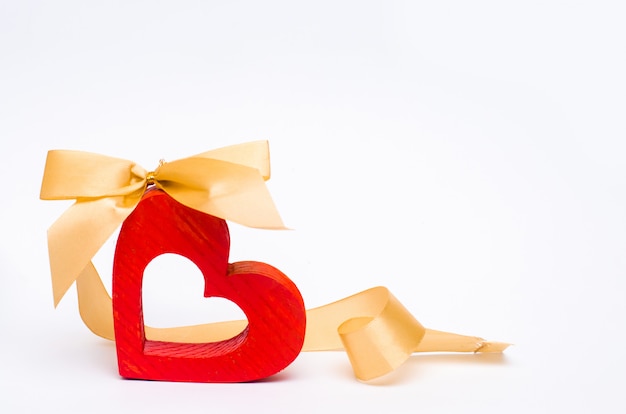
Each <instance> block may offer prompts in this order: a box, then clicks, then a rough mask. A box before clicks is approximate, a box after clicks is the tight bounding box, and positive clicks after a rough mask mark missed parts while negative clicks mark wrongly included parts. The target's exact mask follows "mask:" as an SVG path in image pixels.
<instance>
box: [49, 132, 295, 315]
mask: <svg viewBox="0 0 626 414" xmlns="http://www.w3.org/2000/svg"><path fill="white" fill-rule="evenodd" d="M269 176H270V167H269V149H268V143H267V141H257V142H251V143H246V144H241V145H235V146H231V147H226V148H221V149H217V150H213V151H208V152H204V153H202V154H198V155H195V156H192V157H189V158H183V159H180V160H177V161H172V162H168V163H163V162H161V163H160V165H159V167H158V168H157V169H156V170H155V171H153V172H147V171H146V170H144V169H143V168H142V167H140V166H139V165H137V164H135V163H134V162H132V161H126V160H122V159H118V158H112V157H107V156H103V155H98V154H92V153H86V152H81V151H62V150H58V151H50V152H48V157H47V160H46V167H45V170H44V177H43V183H42V186H41V195H40V197H41V199H42V200H67V199H75V200H76V203H75V204H74V205H72V206H71V207H70V208H69V209H68V210H67V211H66V212H65V213H64V214H63V215H62V216H61V217H60V218H59V219H58V220H57V221H56V222H55V223H54V224H53V225H52V226H51V227H50V229H49V230H48V249H49V254H50V270H51V273H52V289H53V294H54V305H55V306H56V305H58V303H59V301H60V300H61V299H62V298H63V296H64V295H65V293H66V292H67V290H68V289H69V288H70V286H71V285H72V283H73V282H74V281H75V280H76V279H77V278H78V276H79V275H80V274H81V272H82V271H83V270H84V269H85V268H86V267H87V266H89V265H90V262H91V259H92V258H93V256H94V255H95V254H96V252H97V251H98V250H99V249H100V247H102V245H103V244H104V243H105V242H106V240H107V239H108V238H109V237H110V236H111V234H113V232H114V231H115V229H117V228H118V227H119V226H120V224H121V223H122V222H123V221H124V219H125V218H126V217H128V215H129V214H130V213H131V212H132V211H133V209H134V208H135V206H136V205H137V203H138V202H139V200H140V199H141V196H142V195H143V193H144V191H145V189H146V187H147V185H148V184H154V185H155V186H157V187H158V188H161V189H163V190H164V191H166V192H167V193H168V194H169V195H170V196H172V197H173V198H175V199H176V200H177V201H179V202H180V203H182V204H185V205H187V206H189V207H191V208H194V209H196V210H200V211H203V212H205V213H207V214H211V215H213V216H217V217H220V218H223V219H227V220H230V221H234V222H236V223H240V224H244V225H246V226H249V227H258V228H266V229H280V228H284V226H283V223H282V221H281V219H280V216H279V215H278V212H277V211H276V208H275V207H274V203H273V201H272V198H271V196H270V194H269V191H268V190H267V187H266V186H265V182H264V181H265V180H268V179H269Z"/></svg>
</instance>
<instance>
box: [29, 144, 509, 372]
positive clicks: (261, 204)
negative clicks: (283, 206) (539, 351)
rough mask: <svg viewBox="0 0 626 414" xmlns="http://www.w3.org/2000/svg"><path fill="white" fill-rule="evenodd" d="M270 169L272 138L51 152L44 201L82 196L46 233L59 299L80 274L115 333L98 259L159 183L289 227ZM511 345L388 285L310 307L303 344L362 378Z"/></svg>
mask: <svg viewBox="0 0 626 414" xmlns="http://www.w3.org/2000/svg"><path fill="white" fill-rule="evenodd" d="M269 176H270V168H269V150H268V144H267V142H266V141H258V142H251V143H247V144H241V145H235V146H231V147H225V148H221V149H218V150H213V151H208V152H205V153H202V154H198V155H195V156H193V157H189V158H184V159H181V160H177V161H173V162H168V163H161V164H160V165H159V167H158V168H157V169H156V170H155V171H152V172H147V171H146V170H144V169H143V168H142V167H140V166H138V165H137V164H135V163H133V162H131V161H126V160H121V159H117V158H112V157H106V156H102V155H98V154H92V153H85V152H79V151H50V152H49V153H48V157H47V160H46V167H45V171H44V178H43V183H42V188H41V199H44V200H59V199H75V200H76V202H75V203H74V204H73V205H72V206H71V207H70V208H69V209H68V210H67V211H66V212H65V213H64V214H63V215H62V216H61V217H60V218H59V219H58V220H57V221H56V222H55V223H54V224H53V225H52V226H51V227H50V229H49V231H48V247H49V255H50V269H51V274H52V286H53V294H54V304H55V306H56V305H57V304H58V303H59V301H60V300H61V299H62V297H63V296H64V294H65V293H66V292H67V290H68V289H69V288H70V286H71V285H72V283H73V282H74V281H76V286H77V292H78V299H79V311H80V315H81V318H82V320H83V322H84V323H85V325H86V326H87V327H88V328H89V329H90V330H91V331H92V332H94V333H95V334H96V335H98V336H100V337H102V338H105V339H109V340H114V333H113V312H112V302H111V297H110V296H109V294H108V292H107V291H106V289H105V287H104V285H103V283H102V280H101V278H100V276H99V275H98V272H97V271H96V269H95V267H94V266H93V263H92V262H91V259H92V258H93V256H94V255H95V254H96V252H97V251H98V250H99V249H100V247H101V246H102V245H103V244H104V242H105V241H106V240H107V239H108V238H109V237H110V236H111V234H112V233H113V232H114V231H115V229H116V228H117V227H118V226H119V225H120V224H121V223H122V222H123V221H124V219H125V218H126V217H127V216H128V215H129V214H130V212H131V211H132V210H133V209H134V207H135V206H136V205H137V203H138V202H139V200H140V199H141V196H142V195H143V193H144V191H145V189H146V187H147V186H148V185H151V184H153V185H155V186H157V187H158V188H161V189H163V190H164V191H166V192H167V193H168V194H169V195H170V196H172V197H173V198H175V199H176V200H177V201H179V202H181V203H182V204H185V205H187V206H189V207H191V208H195V209H197V210H200V211H203V212H205V213H207V214H211V215H214V216H217V217H220V218H223V219H226V220H231V221H234V222H237V223H240V224H243V225H246V226H250V227H258V228H267V229H281V228H284V225H283V223H282V221H281V219H280V216H279V215H278V212H277V211H276V209H275V206H274V203H273V201H272V199H271V196H270V194H269V192H268V190H267V188H266V186H265V183H264V181H265V180H267V179H269ZM252 206H253V207H252ZM246 324H247V321H245V320H241V321H227V322H218V323H210V324H203V325H194V326H184V327H177V328H153V327H149V326H146V328H145V329H146V337H147V338H148V339H151V340H161V341H171V342H194V343H203V342H214V341H220V340H224V339H228V338H231V337H233V336H235V335H237V334H238V333H239V332H241V331H242V330H243V329H244V328H245V326H246ZM508 346H509V344H506V343H500V342H488V341H485V340H484V339H482V338H479V337H474V336H465V335H457V334H452V333H447V332H442V331H435V330H431V329H426V328H424V327H423V326H422V325H421V324H420V323H419V322H418V321H417V320H416V319H415V318H414V317H413V315H411V313H410V312H409V311H407V310H406V309H405V308H404V306H403V305H402V304H401V303H400V302H399V301H398V300H397V299H396V298H395V297H394V296H393V295H392V294H391V293H390V292H389V291H388V290H387V289H386V288H384V287H376V288H372V289H368V290H366V291H363V292H360V293H358V294H355V295H353V296H350V297H347V298H345V299H342V300H339V301H337V302H333V303H330V304H328V305H325V306H321V307H318V308H314V309H310V310H308V311H307V328H306V335H305V341H304V346H303V351H322V350H340V349H344V350H345V351H346V353H347V355H348V357H349V359H350V362H351V364H352V367H353V370H354V373H355V375H356V377H357V378H358V379H360V380H370V379H373V378H376V377H379V376H381V375H384V374H386V373H389V372H391V371H392V370H394V369H395V368H397V367H398V366H400V365H401V364H402V363H403V362H404V361H406V360H407V359H408V358H409V357H410V355H411V354H412V353H414V352H434V351H445V352H502V351H503V350H504V349H506V348H507V347H508Z"/></svg>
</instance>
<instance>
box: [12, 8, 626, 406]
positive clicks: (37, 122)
mask: <svg viewBox="0 0 626 414" xmlns="http://www.w3.org/2000/svg"><path fill="white" fill-rule="evenodd" d="M516 3H518V4H513V2H499V1H491V2H489V1H481V0H478V1H471V2H469V1H467V2H466V1H439V2H417V1H416V2H409V1H407V2H386V1H385V2H383V1H380V2H375V1H353V2H346V1H316V2H306V3H305V2H289V1H284V2H276V1H264V2H252V1H230V2H210V1H195V2H192V1H169V2H168V1H117V2H115V1H108V2H86V1H56V2H44V1H42V2H34V1H9V0H1V1H0V137H1V144H0V145H2V159H1V160H0V172H1V174H2V187H3V189H2V191H3V199H4V200H3V202H2V205H1V206H0V209H1V210H0V212H1V215H0V219H1V220H2V221H1V227H0V229H1V230H0V232H1V237H0V243H1V244H0V248H1V250H0V272H1V273H0V278H1V285H0V328H1V329H2V338H1V345H0V354H1V355H2V363H1V364H0V407H2V408H1V409H0V410H1V411H2V412H7V413H8V412H10V413H14V412H16V413H17V412H45V411H51V412H68V413H69V412H81V413H83V412H98V413H100V412H102V413H114V412H116V413H125V412H148V411H150V412H155V413H157V412H172V411H175V412H180V413H194V412H244V411H245V412H255V411H258V412H322V411H323V412H328V411H329V410H334V409H335V408H334V407H339V408H341V409H349V410H350V412H359V410H360V412H379V411H383V412H424V413H432V412H480V413H495V412H498V413H501V412H557V410H558V411H559V412H604V413H608V412H616V413H617V412H624V410H626V403H625V400H624V397H623V385H624V380H623V378H624V369H625V368H626V363H625V362H626V361H625V357H624V349H623V348H624V334H623V331H624V328H625V326H624V325H625V323H624V315H626V312H625V311H626V307H625V305H624V298H625V297H626V295H625V290H626V289H625V284H624V271H625V270H626V255H625V254H624V251H625V248H626V236H625V235H626V219H625V211H626V210H625V208H626V195H625V191H624V178H625V177H626V175H625V173H626V171H625V170H626V168H625V166H624V155H625V150H626V144H625V141H624V140H625V138H626V134H625V132H626V128H625V121H624V120H625V117H624V114H625V110H626V98H625V96H626V81H625V76H624V73H626V47H625V46H626V29H625V25H624V21H625V18H626V13H625V11H626V10H625V8H624V6H622V5H621V2H619V1H614V2H609V1H526V2H516ZM259 139H268V140H269V142H270V148H271V154H272V173H273V176H272V179H271V180H270V181H269V182H268V185H269V188H270V191H271V193H272V195H273V197H274V200H275V202H276V204H277V206H278V208H279V211H280V213H281V215H282V217H283V219H284V221H285V222H286V224H287V225H288V226H289V227H291V228H293V229H294V230H293V231H287V232H272V231H262V230H251V229H247V228H243V227H240V226H237V225H232V226H231V235H232V240H233V245H232V250H231V260H233V261H236V260H243V259H249V260H260V261H265V262H267V263H270V264H272V265H274V266H276V267H278V268H280V269H281V270H283V271H284V272H285V273H287V274H288V275H289V276H290V277H291V278H292V279H293V280H294V281H295V282H296V284H297V285H298V287H299V288H300V290H301V292H302V294H303V297H304V299H305V302H306V304H307V306H308V307H313V306H318V305H322V304H324V303H327V302H330V301H333V300H336V299H339V298H341V297H344V296H347V295H350V294H352V293H355V292H357V291H360V290H362V289H366V288H369V287H372V286H376V285H384V286H387V287H389V288H390V290H391V291H392V292H394V293H395V295H396V296H397V297H398V298H399V299H400V300H401V301H402V302H403V303H404V304H405V306H406V307H407V308H409V310H411V312H413V314H414V315H415V316H416V317H417V318H418V319H419V320H420V321H421V322H422V323H423V324H424V325H426V326H428V327H431V328H435V329H442V330H449V331H453V332H458V333H464V334H471V335H480V336H484V337H486V338H488V339H493V340H501V341H508V342H512V343H515V346H514V347H512V348H510V349H509V350H507V351H506V353H505V355H504V356H503V357H501V358H498V357H495V358H494V357H485V356H480V355H462V356H457V355H421V356H414V357H412V358H411V359H410V360H409V362H408V363H407V364H405V365H404V366H402V367H401V368H400V369H398V370H397V371H396V372H394V373H392V374H391V375H389V376H387V377H385V378H383V379H381V380H379V381H377V382H375V383H374V384H364V383H360V382H358V381H356V380H355V379H354V377H353V375H352V372H351V369H350V366H349V363H348V360H347V358H346V357H345V354H343V353H340V352H333V353H307V354H301V356H300V357H298V359H297V360H296V361H295V362H294V363H293V364H292V365H291V366H289V367H288V368H287V369H286V370H285V371H283V372H282V373H280V374H278V375H277V376H275V377H274V378H272V380H270V381H265V382H261V383H254V384H176V383H159V382H142V381H126V380H122V379H120V378H119V376H118V375H117V366H116V359H115V348H114V345H113V344H111V343H108V342H106V341H104V340H101V339H100V338H97V337H95V336H94V335H92V334H91V333H90V332H89V331H88V330H87V329H86V328H85V327H84V326H83V325H82V324H81V322H80V319H79V316H78V310H77V308H76V299H75V292H74V289H73V288H72V290H71V291H70V292H69V294H68V296H67V297H66V298H64V300H63V301H62V302H61V304H60V306H59V307H58V308H57V309H56V310H55V309H53V305H52V294H51V287H50V280H49V269H48V261H47V247H46V241H45V234H46V229H47V227H48V226H49V225H50V224H51V223H52V222H53V221H54V220H55V219H56V217H58V216H59V215H60V214H61V212H62V211H63V210H64V209H65V208H66V207H67V206H68V205H69V204H68V203H67V202H61V201H40V200H39V199H38V195H39V186H40V183H41V176H42V172H43V166H44V161H45V156H46V152H47V151H48V150H49V149H57V148H61V149H78V150H86V151H92V152H98V153H102V154H106V155H111V156H116V157H120V158H125V159H131V160H134V161H136V162H138V163H139V164H141V165H142V166H144V167H145V168H146V169H153V168H154V167H156V165H157V163H158V160H159V159H161V158H165V159H166V160H174V159H177V158H181V157H185V156H189V155H192V154H195V153H199V152H203V151H206V150H209V149H212V148H217V147H220V146H225V145H230V144H236V143H241V142H245V141H251V140H259ZM95 219H96V218H94V220H95ZM114 243H115V240H114V239H112V240H110V243H108V244H107V245H106V246H105V247H104V248H103V249H102V251H101V252H100V253H99V255H98V257H96V263H97V265H98V268H99V270H100V272H101V273H102V275H103V276H104V279H105V280H107V283H108V284H110V268H111V261H112V258H113V253H112V252H113V250H112V249H113V246H114ZM157 264H158V263H157ZM166 265H167V266H166ZM178 268H180V269H181V270H178ZM194 272H195V273H194ZM147 273H148V275H147V280H146V290H147V291H149V292H151V293H150V295H148V296H149V297H147V298H146V301H147V303H146V314H147V318H148V319H149V321H154V323H157V324H159V323H162V324H167V323H179V322H180V323H188V322H192V323H195V322H202V321H208V320H220V319H223V318H228V317H230V316H231V314H233V313H234V314H236V313H237V312H236V311H233V309H232V308H233V306H231V307H228V306H225V305H224V304H223V303H219V302H218V301H217V300H213V301H210V300H203V299H202V297H201V293H202V290H201V289H202V281H201V277H199V276H198V275H197V274H196V273H198V272H197V270H195V269H193V267H192V266H189V264H188V263H186V262H184V261H183V260H182V259H180V260H177V261H172V260H170V261H167V260H166V259H162V262H161V263H160V264H158V265H155V266H152V267H151V268H150V269H149V270H148V271H147ZM172 273H177V277H179V278H181V279H182V280H180V281H176V280H172V277H171V274H172ZM164 292H165V293H167V295H163V293H164ZM168 295H169V296H168ZM159 301H162V302H163V303H162V304H159ZM159 309H160V310H161V311H160V310H159Z"/></svg>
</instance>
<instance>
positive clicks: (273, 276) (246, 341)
mask: <svg viewBox="0 0 626 414" xmlns="http://www.w3.org/2000/svg"><path fill="white" fill-rule="evenodd" d="M229 251H230V236H229V232H228V226H227V224H226V222H225V221H224V220H222V219H220V218H217V217H214V216H211V215H208V214H205V213H202V212H200V211H197V210H194V209H191V208H189V207H186V206H184V205H182V204H180V203H179V202H177V201H175V200H174V199H172V198H171V197H170V196H169V195H167V194H166V193H164V192H163V191H161V190H156V189H151V190H148V191H147V192H146V194H145V195H144V197H143V198H142V200H141V201H140V202H139V204H138V205H137V207H136V208H135V210H134V211H133V212H132V213H131V215H130V216H129V217H128V218H127V219H126V220H125V221H124V224H123V225H122V228H121V230H120V234H119V237H118V241H117V246H116V250H115V258H114V263H113V295H112V296H113V319H114V328H115V343H116V349H117V358H118V366H119V372H120V375H121V376H123V377H125V378H135V379H146V380H163V381H190V382H245V381H253V380H257V379H261V378H265V377H268V376H271V375H273V374H275V373H277V372H279V371H281V370H283V369H284V368H285V367H287V366H288V365H289V364H290V363H291V362H293V360H294V359H295V358H296V357H297V356H298V354H299V353H300V350H301V349H302V344H303V342H304V331H305V325H306V313H305V308H304V302H303V300H302V296H301V295H300V292H299V291H298V288H297V287H296V285H295V284H294V283H293V282H292V281H291V280H290V279H289V278H288V277H287V276H285V275H284V274H283V273H282V272H280V271H279V270H278V269H276V268H274V267H272V266H270V265H268V264H265V263H260V262H237V263H233V264H229V263H228V255H229ZM164 253H174V254H179V255H181V256H184V257H186V258H188V259H189V260H191V261H192V262H193V263H195V264H196V266H198V268H199V269H200V271H201V272H202V274H203V276H204V282H205V290H204V296H205V297H222V298H225V299H228V300H230V301H232V302H234V303H235V304H236V305H237V306H239V307H240V308H241V309H242V311H243V312H244V313H245V315H246V317H247V319H248V326H247V327H246V328H245V329H244V330H243V331H242V332H241V333H240V334H238V335H237V336H235V337H233V338H230V339H226V340H223V341H219V342H211V343H202V344H197V343H179V342H163V341H152V340H147V339H146V335H145V330H144V321H143V306H142V300H141V294H142V284H143V273H144V269H145V268H146V266H147V265H148V264H149V263H150V261H152V260H153V259H154V258H155V257H157V256H159V255H161V254H164ZM172 277H175V275H172Z"/></svg>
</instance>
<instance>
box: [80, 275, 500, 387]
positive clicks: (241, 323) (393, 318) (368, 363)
mask: <svg viewBox="0 0 626 414" xmlns="http://www.w3.org/2000/svg"><path fill="white" fill-rule="evenodd" d="M77 289H78V298H79V306H80V314H81V317H82V319H83V322H84V323H85V325H86V326H87V327H88V328H89V329H90V330H91V331H92V332H94V333H95V334H96V335H98V336H100V337H102V338H105V339H109V340H114V334H113V310H112V301H111V297H110V296H109V294H108V293H107V291H106V289H105V288H104V285H103V284H102V281H101V280H100V278H99V276H98V274H97V272H96V270H95V268H93V265H90V266H89V267H88V268H87V269H86V271H85V272H83V273H82V274H81V276H80V278H79V279H78V283H77ZM246 326H247V321H246V320H236V321H225V322H217V323H209V324H201V325H191V326H181V327H176V328H154V327H150V326H146V327H145V330H146V337H147V338H149V339H151V340H155V341H169V342H186V343H206V342H217V341H222V340H224V339H228V338H232V337H234V336H236V335H237V334H239V333H240V332H241V331H243V330H244V329H245V327H246ZM508 346H509V344H506V343H501V342H488V341H485V340H484V339H482V338H479V337H474V336H465V335H458V334H453V333H448V332H443V331H437V330H432V329H425V328H424V327H423V326H422V325H421V324H420V323H419V322H418V321H417V320H416V319H415V318H414V317H413V316H412V315H411V313H410V312H409V311H408V310H407V309H406V308H405V307H404V306H403V305H402V304H401V303H400V302H399V301H398V300H397V299H396V298H395V297H394V296H393V295H392V294H391V293H390V292H389V291H388V290H387V289H386V288H384V287H376V288H372V289H368V290H366V291H363V292H360V293H357V294H355V295H352V296H349V297H347V298H344V299H341V300H339V301H336V302H333V303H330V304H327V305H324V306H320V307H318V308H314V309H309V310H308V311H307V330H306V334H305V339H304V346H303V348H302V351H332V350H345V351H346V353H347V355H348V358H349V360H350V363H351V364H352V368H353V370H354V373H355V375H356V377H357V378H358V379H360V380H363V381H367V380H370V379H374V378H377V377H380V376H382V375H384V374H387V373H389V372H391V371H393V370H394V369H396V368H397V367H399V366H400V365H402V363H404V362H405V361H406V360H407V359H408V358H409V357H410V356H411V354H412V353H414V352H494V353H499V352H502V351H504V350H505V349H506V348H507V347H508Z"/></svg>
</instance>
